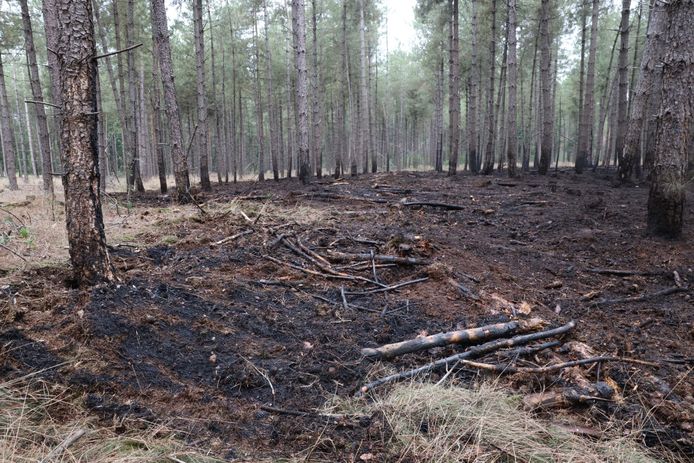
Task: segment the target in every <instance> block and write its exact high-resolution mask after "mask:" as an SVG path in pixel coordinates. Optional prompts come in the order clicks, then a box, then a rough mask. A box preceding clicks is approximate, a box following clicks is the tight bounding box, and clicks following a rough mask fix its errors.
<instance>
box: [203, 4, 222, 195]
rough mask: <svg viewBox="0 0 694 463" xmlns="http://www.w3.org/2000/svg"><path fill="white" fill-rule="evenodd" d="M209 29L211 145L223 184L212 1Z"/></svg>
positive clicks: (219, 177)
mask: <svg viewBox="0 0 694 463" xmlns="http://www.w3.org/2000/svg"><path fill="white" fill-rule="evenodd" d="M206 6H207V27H209V29H210V59H211V63H210V67H211V70H212V94H213V95H214V96H215V97H214V98H212V114H214V127H215V129H214V130H215V136H214V140H213V141H212V142H211V143H210V145H211V146H212V147H213V149H214V153H215V159H216V169H215V170H216V171H217V183H220V184H221V183H222V172H223V171H224V165H225V162H224V155H225V152H226V149H225V144H224V143H223V142H222V122H223V119H224V117H223V115H224V112H222V117H220V112H219V106H218V105H217V98H216V96H217V70H216V66H215V65H216V63H215V54H214V33H213V30H212V12H211V11H210V0H207V5H206ZM222 101H224V95H223V94H222Z"/></svg>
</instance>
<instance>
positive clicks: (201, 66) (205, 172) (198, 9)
mask: <svg viewBox="0 0 694 463" xmlns="http://www.w3.org/2000/svg"><path fill="white" fill-rule="evenodd" d="M193 24H194V27H193V29H194V32H195V75H196V78H197V81H196V82H197V98H196V99H197V104H198V131H197V137H198V156H200V185H201V186H202V189H203V190H205V191H210V190H212V185H211V184H210V170H209V166H208V156H207V134H208V132H207V95H206V91H207V90H206V83H205V38H204V34H203V30H202V0H194V2H193Z"/></svg>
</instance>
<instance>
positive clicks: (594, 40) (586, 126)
mask: <svg viewBox="0 0 694 463" xmlns="http://www.w3.org/2000/svg"><path fill="white" fill-rule="evenodd" d="M599 12H600V0H593V9H592V12H591V25H590V49H589V51H588V70H587V75H586V91H585V97H584V101H583V109H582V110H581V117H580V119H579V136H578V156H577V157H576V163H575V170H576V173H579V174H580V173H581V172H583V169H585V168H586V167H587V166H590V165H592V163H593V126H594V125H595V59H596V55H597V47H598V17H599ZM609 72H610V71H609V69H608V74H609ZM598 143H599V141H598Z"/></svg>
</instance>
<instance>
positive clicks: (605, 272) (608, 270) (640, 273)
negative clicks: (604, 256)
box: [588, 268, 666, 276]
mask: <svg viewBox="0 0 694 463" xmlns="http://www.w3.org/2000/svg"><path fill="white" fill-rule="evenodd" d="M588 271H589V272H590V273H598V274H601V275H617V276H632V275H634V276H646V275H663V274H665V273H666V272H643V271H640V270H622V269H617V268H589V269H588Z"/></svg>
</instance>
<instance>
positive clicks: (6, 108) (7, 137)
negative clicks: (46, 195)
mask: <svg viewBox="0 0 694 463" xmlns="http://www.w3.org/2000/svg"><path fill="white" fill-rule="evenodd" d="M10 119H11V118H10V104H9V100H8V99H7V88H6V87H5V71H4V68H3V65H2V54H0V130H2V132H1V134H2V152H3V155H4V158H3V160H4V161H5V171H6V173H7V180H8V181H9V186H10V190H18V189H19V186H18V185H17V168H16V156H15V150H14V147H15V139H14V131H13V130H12V125H11V122H10Z"/></svg>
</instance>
